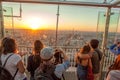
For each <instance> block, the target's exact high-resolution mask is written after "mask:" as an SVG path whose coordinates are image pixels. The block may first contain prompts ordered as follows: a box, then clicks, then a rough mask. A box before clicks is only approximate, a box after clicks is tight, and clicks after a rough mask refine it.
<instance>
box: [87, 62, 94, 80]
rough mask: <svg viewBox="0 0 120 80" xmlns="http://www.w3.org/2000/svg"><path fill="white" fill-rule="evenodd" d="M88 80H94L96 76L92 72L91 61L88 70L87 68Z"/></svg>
mask: <svg viewBox="0 0 120 80" xmlns="http://www.w3.org/2000/svg"><path fill="white" fill-rule="evenodd" d="M87 80H94V75H93V72H92V68H91V67H90V65H89V60H88V68H87Z"/></svg>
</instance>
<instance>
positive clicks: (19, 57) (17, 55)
mask: <svg viewBox="0 0 120 80" xmlns="http://www.w3.org/2000/svg"><path fill="white" fill-rule="evenodd" d="M12 58H16V59H21V56H20V55H19V54H15V53H13V55H12Z"/></svg>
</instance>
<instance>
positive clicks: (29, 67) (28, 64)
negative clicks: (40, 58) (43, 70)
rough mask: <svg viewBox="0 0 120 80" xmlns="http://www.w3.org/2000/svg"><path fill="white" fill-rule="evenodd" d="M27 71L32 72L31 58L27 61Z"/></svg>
mask: <svg viewBox="0 0 120 80" xmlns="http://www.w3.org/2000/svg"><path fill="white" fill-rule="evenodd" d="M27 70H28V72H30V71H31V61H30V56H29V57H28V61H27Z"/></svg>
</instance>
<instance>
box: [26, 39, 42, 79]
mask: <svg viewBox="0 0 120 80" xmlns="http://www.w3.org/2000/svg"><path fill="white" fill-rule="evenodd" d="M42 48H43V43H42V42H41V41H40V40H36V41H35V42H34V50H33V54H32V55H30V56H29V57H28V63H27V64H28V65H27V70H28V71H29V72H30V80H34V73H35V70H36V69H37V68H38V67H39V66H40V63H41V58H40V51H41V49H42Z"/></svg>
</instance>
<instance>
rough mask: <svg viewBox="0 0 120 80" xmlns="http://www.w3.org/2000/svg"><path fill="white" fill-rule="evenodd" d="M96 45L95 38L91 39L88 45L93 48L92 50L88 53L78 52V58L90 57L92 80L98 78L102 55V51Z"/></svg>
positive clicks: (97, 42)
mask: <svg viewBox="0 0 120 80" xmlns="http://www.w3.org/2000/svg"><path fill="white" fill-rule="evenodd" d="M98 45H99V41H98V40H97V39H92V40H91V41H90V43H89V46H90V47H91V48H92V49H93V50H92V52H90V53H89V54H79V56H80V58H89V57H91V61H92V65H93V68H92V71H93V74H94V80H99V75H100V62H101V59H102V55H103V53H102V52H101V51H100V50H99V48H98Z"/></svg>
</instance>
